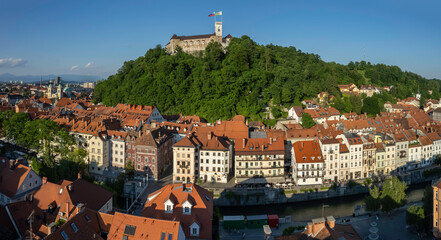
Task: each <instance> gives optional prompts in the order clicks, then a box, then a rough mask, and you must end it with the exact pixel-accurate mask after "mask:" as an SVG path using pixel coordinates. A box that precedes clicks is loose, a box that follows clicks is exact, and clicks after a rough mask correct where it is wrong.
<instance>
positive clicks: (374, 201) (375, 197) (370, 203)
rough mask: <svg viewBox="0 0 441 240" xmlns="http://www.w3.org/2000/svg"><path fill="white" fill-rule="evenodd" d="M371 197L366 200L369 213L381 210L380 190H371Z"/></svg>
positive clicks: (375, 188)
mask: <svg viewBox="0 0 441 240" xmlns="http://www.w3.org/2000/svg"><path fill="white" fill-rule="evenodd" d="M369 194H370V195H369V196H367V197H366V198H365V203H366V208H367V210H368V211H373V212H375V211H378V210H380V208H381V201H380V189H379V188H378V187H377V186H374V187H373V188H371V189H370V190H369Z"/></svg>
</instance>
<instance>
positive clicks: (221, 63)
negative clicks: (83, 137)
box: [93, 36, 441, 121]
mask: <svg viewBox="0 0 441 240" xmlns="http://www.w3.org/2000/svg"><path fill="white" fill-rule="evenodd" d="M352 82H353V83H355V84H357V85H360V84H373V85H375V86H379V87H382V86H394V87H393V88H392V90H391V91H390V93H385V92H383V93H382V94H381V95H382V96H381V97H378V99H377V100H378V103H379V105H380V106H382V104H383V103H384V102H386V101H390V102H394V101H396V99H397V98H401V99H404V98H406V97H409V96H412V95H414V94H415V92H416V91H418V89H420V92H421V93H422V98H423V99H428V98H429V97H434V98H435V99H437V98H438V97H439V96H441V94H440V81H438V80H435V79H430V80H428V79H425V78H423V77H421V76H419V75H417V74H414V73H411V72H406V71H402V70H401V69H400V68H398V67H396V66H386V65H384V64H375V65H373V64H371V63H369V62H365V61H361V62H350V63H349V64H348V65H347V66H346V65H342V64H337V63H335V62H324V61H323V60H321V58H320V56H318V55H316V54H309V53H304V52H302V51H301V50H299V49H296V48H295V47H281V46H275V45H271V44H270V45H266V46H263V45H259V44H257V43H255V42H254V41H253V40H252V39H250V37H248V36H242V37H240V38H233V39H232V40H231V42H230V44H229V46H228V47H227V48H223V47H222V46H221V45H220V44H219V43H210V44H209V45H208V46H207V48H206V49H205V52H204V53H199V54H195V55H189V54H187V53H185V52H184V51H182V50H181V49H178V51H177V53H176V54H174V55H169V54H167V53H166V52H165V51H164V49H163V48H162V47H161V46H156V47H155V48H153V49H150V50H148V51H147V52H146V53H145V54H144V55H143V56H140V57H139V58H137V59H135V60H130V61H126V62H124V63H123V64H122V66H121V68H120V69H119V70H118V72H117V73H116V74H114V75H112V76H109V77H108V78H107V79H106V80H104V81H99V82H98V84H97V86H96V88H95V89H94V99H93V101H94V102H95V103H98V102H102V103H103V104H105V105H113V106H114V105H116V104H118V103H128V104H143V105H154V106H156V107H158V108H159V109H160V110H161V113H163V114H179V113H182V114H186V115H193V114H197V115H199V116H201V117H204V118H206V119H207V120H209V121H214V120H217V119H227V118H231V117H232V116H234V115H235V114H243V115H245V116H246V117H248V118H250V119H251V120H262V117H263V115H262V114H263V112H264V111H265V106H274V105H276V106H282V105H283V106H285V107H287V106H289V105H291V104H293V103H294V104H296V102H299V101H301V100H304V99H311V98H314V97H316V96H317V94H318V93H320V92H321V91H328V92H329V93H330V94H332V95H334V96H335V98H336V100H335V101H334V105H335V107H336V108H337V109H338V110H339V111H340V112H342V113H344V112H350V111H353V112H356V113H360V111H361V109H362V104H361V103H362V100H361V98H359V97H357V96H351V97H349V96H343V99H341V93H340V92H339V90H338V88H337V85H338V84H348V83H352ZM428 90H433V91H434V92H433V93H432V94H429V93H428ZM383 95H385V96H383ZM386 95H387V96H386ZM386 97H387V98H386ZM386 99H387V100H386ZM368 101H370V100H368ZM296 105H298V104H296ZM331 105H332V104H331ZM377 110H378V109H376V110H374V111H373V112H376V111H377ZM368 111H370V110H366V112H368Z"/></svg>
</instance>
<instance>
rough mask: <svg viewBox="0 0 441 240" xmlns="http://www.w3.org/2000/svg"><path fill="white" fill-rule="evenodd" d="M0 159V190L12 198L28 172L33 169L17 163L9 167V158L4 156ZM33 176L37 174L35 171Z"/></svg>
mask: <svg viewBox="0 0 441 240" xmlns="http://www.w3.org/2000/svg"><path fill="white" fill-rule="evenodd" d="M0 161H1V163H0V192H1V193H3V194H4V195H6V196H8V197H9V198H13V197H14V196H15V195H16V194H17V191H18V190H19V188H20V187H21V186H22V184H23V182H24V180H25V179H26V178H27V177H28V175H29V172H31V171H33V170H32V169H31V168H30V167H27V166H25V165H22V164H19V163H14V165H13V167H10V165H9V163H10V162H9V159H6V158H3V159H1V160H0ZM35 176H38V175H37V174H36V173H35Z"/></svg>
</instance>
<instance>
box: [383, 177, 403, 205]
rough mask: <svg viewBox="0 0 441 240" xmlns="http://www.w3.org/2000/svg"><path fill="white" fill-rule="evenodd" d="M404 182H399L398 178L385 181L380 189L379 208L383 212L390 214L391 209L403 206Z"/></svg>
mask: <svg viewBox="0 0 441 240" xmlns="http://www.w3.org/2000/svg"><path fill="white" fill-rule="evenodd" d="M406 189H407V184H406V182H401V181H400V180H399V179H398V177H396V176H395V177H393V178H392V179H387V180H386V181H385V182H384V183H383V188H382V189H381V196H380V198H381V206H382V210H383V211H384V212H390V211H391V210H392V209H395V208H397V207H401V206H403V205H404V204H405V198H406V192H405V191H406Z"/></svg>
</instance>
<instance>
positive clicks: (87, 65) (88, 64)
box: [84, 62, 94, 68]
mask: <svg viewBox="0 0 441 240" xmlns="http://www.w3.org/2000/svg"><path fill="white" fill-rule="evenodd" d="M93 64H94V63H93V62H88V63H87V64H86V65H84V67H85V68H90V67H92V66H93Z"/></svg>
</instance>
